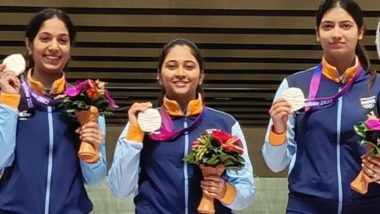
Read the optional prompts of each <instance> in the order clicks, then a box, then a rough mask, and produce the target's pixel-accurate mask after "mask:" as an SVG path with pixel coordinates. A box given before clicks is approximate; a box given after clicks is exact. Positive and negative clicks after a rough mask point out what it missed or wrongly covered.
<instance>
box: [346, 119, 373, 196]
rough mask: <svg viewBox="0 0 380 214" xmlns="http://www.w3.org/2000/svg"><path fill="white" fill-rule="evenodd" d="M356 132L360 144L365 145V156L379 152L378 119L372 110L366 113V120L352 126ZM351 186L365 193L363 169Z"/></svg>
mask: <svg viewBox="0 0 380 214" xmlns="http://www.w3.org/2000/svg"><path fill="white" fill-rule="evenodd" d="M354 129H355V132H356V134H358V135H359V136H360V138H361V144H366V145H367V153H366V154H365V155H366V156H376V155H379V154H380V120H379V118H378V117H376V115H375V114H374V113H373V112H370V113H369V114H368V115H367V120H366V121H363V122H361V123H359V124H358V125H355V126H354ZM351 188H352V189H353V190H355V191H356V192H359V193H361V194H365V193H367V191H368V182H367V181H365V179H364V174H363V170H360V172H359V174H358V176H357V177H356V178H355V180H354V181H352V182H351Z"/></svg>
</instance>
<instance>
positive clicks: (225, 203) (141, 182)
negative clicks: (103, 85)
mask: <svg viewBox="0 0 380 214" xmlns="http://www.w3.org/2000/svg"><path fill="white" fill-rule="evenodd" d="M203 79H204V70H203V59H202V57H201V54H200V51H199V49H198V48H197V46H196V45H195V44H194V43H192V42H190V41H189V40H186V39H175V40H172V41H170V42H169V43H167V44H166V45H165V46H164V48H163V50H162V52H161V56H160V58H159V63H158V69H157V80H158V82H159V84H160V85H161V86H162V91H163V94H162V97H160V98H159V99H158V102H157V103H158V105H157V107H158V109H159V111H160V115H161V117H162V126H161V128H160V129H159V130H158V131H157V132H154V133H144V132H143V131H142V130H141V128H140V125H139V123H138V118H137V116H138V115H139V113H141V112H145V111H146V110H147V109H150V108H152V103H150V102H143V103H134V104H133V105H132V106H131V108H130V109H129V111H128V119H129V123H128V124H127V125H126V127H125V128H124V130H123V132H122V133H121V135H120V137H119V140H118V142H117V145H116V150H115V155H114V160H113V163H112V166H111V169H110V171H109V186H110V189H111V191H112V192H113V194H114V195H115V196H118V197H126V196H129V195H131V194H134V196H135V200H134V202H135V205H136V210H135V212H136V213H197V207H198V204H199V202H200V200H201V198H202V193H203V194H205V195H206V196H207V197H209V198H212V199H216V200H215V211H216V213H232V210H242V209H245V208H246V207H248V206H249V205H250V203H251V202H252V200H253V197H254V194H255V186H254V183H253V171H252V165H251V162H250V159H249V156H248V148H247V144H246V142H245V139H244V135H243V132H242V130H241V128H240V125H239V123H238V122H237V121H236V120H235V119H234V118H233V117H232V116H231V115H229V114H227V113H224V112H221V111H217V110H215V109H212V108H209V107H206V106H205V105H204V101H203V98H204V97H203V93H202V88H201V86H202V84H203ZM208 129H220V130H222V131H224V132H227V133H231V134H232V135H236V136H238V138H240V140H241V144H242V145H243V146H242V147H243V148H244V150H243V151H242V158H243V159H244V164H242V168H241V169H239V170H232V169H228V170H226V171H223V170H222V171H221V173H222V175H220V174H212V175H205V176H202V173H201V170H200V168H199V167H198V166H195V165H189V164H188V163H187V162H184V160H183V159H184V157H185V156H186V155H187V154H188V153H189V152H190V150H191V146H192V142H194V141H195V140H196V139H197V138H198V137H199V136H200V135H201V134H203V133H204V132H205V131H206V130H208ZM242 162H243V161H242ZM201 168H203V166H201ZM210 168H212V169H213V170H211V171H218V170H217V168H218V167H210ZM223 168H224V167H223Z"/></svg>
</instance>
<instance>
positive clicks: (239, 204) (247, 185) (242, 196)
mask: <svg viewBox="0 0 380 214" xmlns="http://www.w3.org/2000/svg"><path fill="white" fill-rule="evenodd" d="M231 134H232V135H235V136H237V137H239V139H240V140H241V142H242V143H243V146H244V153H243V158H244V161H245V165H244V167H243V169H241V170H239V171H235V170H227V182H228V183H229V184H231V185H232V186H233V188H234V189H235V199H234V200H233V201H232V203H231V204H229V205H225V206H227V207H229V208H231V209H232V210H242V209H244V208H246V207H248V206H249V205H250V204H251V203H252V202H253V199H254V196H255V192H256V187H255V183H254V181H253V169H252V164H251V161H250V159H249V154H248V148H247V143H246V141H245V138H244V135H243V132H242V130H241V128H240V125H239V123H238V122H236V123H235V124H234V126H233V127H232V130H231Z"/></svg>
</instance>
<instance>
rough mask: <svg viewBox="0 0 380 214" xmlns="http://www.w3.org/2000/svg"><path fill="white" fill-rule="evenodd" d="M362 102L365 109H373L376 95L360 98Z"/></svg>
mask: <svg viewBox="0 0 380 214" xmlns="http://www.w3.org/2000/svg"><path fill="white" fill-rule="evenodd" d="M360 104H361V105H362V107H363V108H365V109H371V108H373V107H375V104H376V96H372V97H364V98H360Z"/></svg>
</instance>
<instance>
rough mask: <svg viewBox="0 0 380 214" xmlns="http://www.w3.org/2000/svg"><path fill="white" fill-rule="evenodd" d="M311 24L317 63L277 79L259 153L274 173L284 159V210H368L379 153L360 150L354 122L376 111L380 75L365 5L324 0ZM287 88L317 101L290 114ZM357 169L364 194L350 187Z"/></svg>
mask: <svg viewBox="0 0 380 214" xmlns="http://www.w3.org/2000/svg"><path fill="white" fill-rule="evenodd" d="M315 30H316V38H317V41H318V42H319V43H320V45H321V47H322V49H323V57H322V60H321V63H320V64H319V65H317V66H315V67H312V68H310V69H307V70H305V71H302V72H297V73H295V74H293V75H291V76H289V77H287V78H285V79H284V80H283V82H282V83H281V85H280V87H279V89H278V90H277V93H276V96H275V99H274V102H273V104H272V107H271V108H270V110H269V114H270V117H271V119H270V122H269V125H268V128H267V134H266V138H265V143H264V145H263V149H262V152H263V156H264V159H265V161H266V163H267V165H268V167H269V168H270V169H271V170H272V171H274V172H278V171H281V170H283V169H284V168H286V167H287V166H289V176H288V181H289V198H288V205H287V206H288V207H287V210H286V213H289V214H290V213H338V214H341V213H371V212H373V211H374V210H379V209H380V197H379V194H380V186H379V184H378V182H379V180H380V158H379V157H367V156H364V154H365V152H366V147H365V146H363V145H361V144H360V140H361V139H360V138H359V136H356V133H355V130H354V125H356V124H358V123H359V122H360V121H364V120H365V119H366V118H367V114H368V113H370V112H372V111H374V112H379V109H380V108H379V107H380V105H379V100H380V78H379V76H378V75H376V72H375V70H374V69H373V68H372V67H371V64H370V61H369V59H368V57H367V55H366V53H365V51H364V48H363V47H362V46H361V44H360V42H361V40H362V39H363V36H364V21H363V13H362V10H361V8H360V7H359V5H357V3H356V2H355V1H352V0H326V1H325V2H323V3H322V4H321V5H320V7H319V9H318V12H317V17H316V26H315ZM289 88H298V89H300V90H301V91H302V92H303V94H308V98H307V102H308V103H311V102H314V106H312V107H311V106H308V107H306V108H304V111H301V112H299V113H298V114H295V112H293V110H292V103H291V101H292V99H286V96H284V93H285V94H286V93H287V92H286V91H287V90H289ZM301 100H305V99H304V98H303V97H302V99H301ZM307 102H305V103H307ZM368 103H372V104H373V105H368ZM375 103H376V105H375ZM361 170H362V171H363V172H364V174H365V175H364V177H365V180H366V181H367V182H370V183H371V184H370V185H369V189H368V192H367V193H365V192H360V193H358V192H356V191H355V190H356V189H355V190H354V189H351V186H350V183H351V182H352V181H353V180H354V179H355V177H356V176H357V174H358V173H359V171H361ZM362 194H365V195H362Z"/></svg>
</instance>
